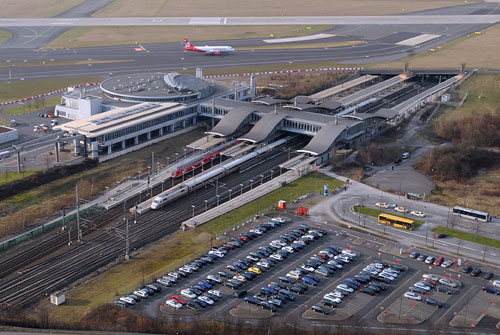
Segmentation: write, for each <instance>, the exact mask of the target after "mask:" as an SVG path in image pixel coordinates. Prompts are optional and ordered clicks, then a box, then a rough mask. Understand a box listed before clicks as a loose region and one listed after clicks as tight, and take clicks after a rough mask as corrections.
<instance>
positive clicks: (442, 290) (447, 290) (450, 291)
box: [436, 285, 454, 294]
mask: <svg viewBox="0 0 500 335" xmlns="http://www.w3.org/2000/svg"><path fill="white" fill-rule="evenodd" d="M436 291H438V292H443V293H446V294H453V292H454V291H453V290H450V289H449V288H447V287H446V286H443V285H438V286H437V287H436Z"/></svg>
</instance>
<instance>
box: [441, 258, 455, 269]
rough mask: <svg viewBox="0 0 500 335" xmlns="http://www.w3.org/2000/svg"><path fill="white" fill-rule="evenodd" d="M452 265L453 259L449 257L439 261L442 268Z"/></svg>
mask: <svg viewBox="0 0 500 335" xmlns="http://www.w3.org/2000/svg"><path fill="white" fill-rule="evenodd" d="M452 265H453V261H452V260H451V259H447V260H445V261H444V262H443V263H441V267H442V268H449V267H450V266H452Z"/></svg>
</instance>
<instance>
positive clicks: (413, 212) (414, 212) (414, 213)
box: [410, 211, 425, 218]
mask: <svg viewBox="0 0 500 335" xmlns="http://www.w3.org/2000/svg"><path fill="white" fill-rule="evenodd" d="M410 214H411V215H413V216H418V217H420V218H424V217H425V213H424V212H421V211H411V212H410Z"/></svg>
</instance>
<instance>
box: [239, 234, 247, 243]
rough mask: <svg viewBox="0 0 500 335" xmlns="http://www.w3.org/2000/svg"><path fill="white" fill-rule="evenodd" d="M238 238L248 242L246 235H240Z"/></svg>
mask: <svg viewBox="0 0 500 335" xmlns="http://www.w3.org/2000/svg"><path fill="white" fill-rule="evenodd" d="M238 238H239V239H240V240H242V241H243V242H248V237H246V236H243V235H240V236H238Z"/></svg>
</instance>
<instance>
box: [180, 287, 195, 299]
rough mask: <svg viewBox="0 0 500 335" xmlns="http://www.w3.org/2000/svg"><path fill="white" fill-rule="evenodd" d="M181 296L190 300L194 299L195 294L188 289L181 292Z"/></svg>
mask: <svg viewBox="0 0 500 335" xmlns="http://www.w3.org/2000/svg"><path fill="white" fill-rule="evenodd" d="M181 295H182V296H184V297H187V298H190V299H194V298H196V294H194V293H193V292H192V291H191V290H189V289H184V290H182V291H181Z"/></svg>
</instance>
